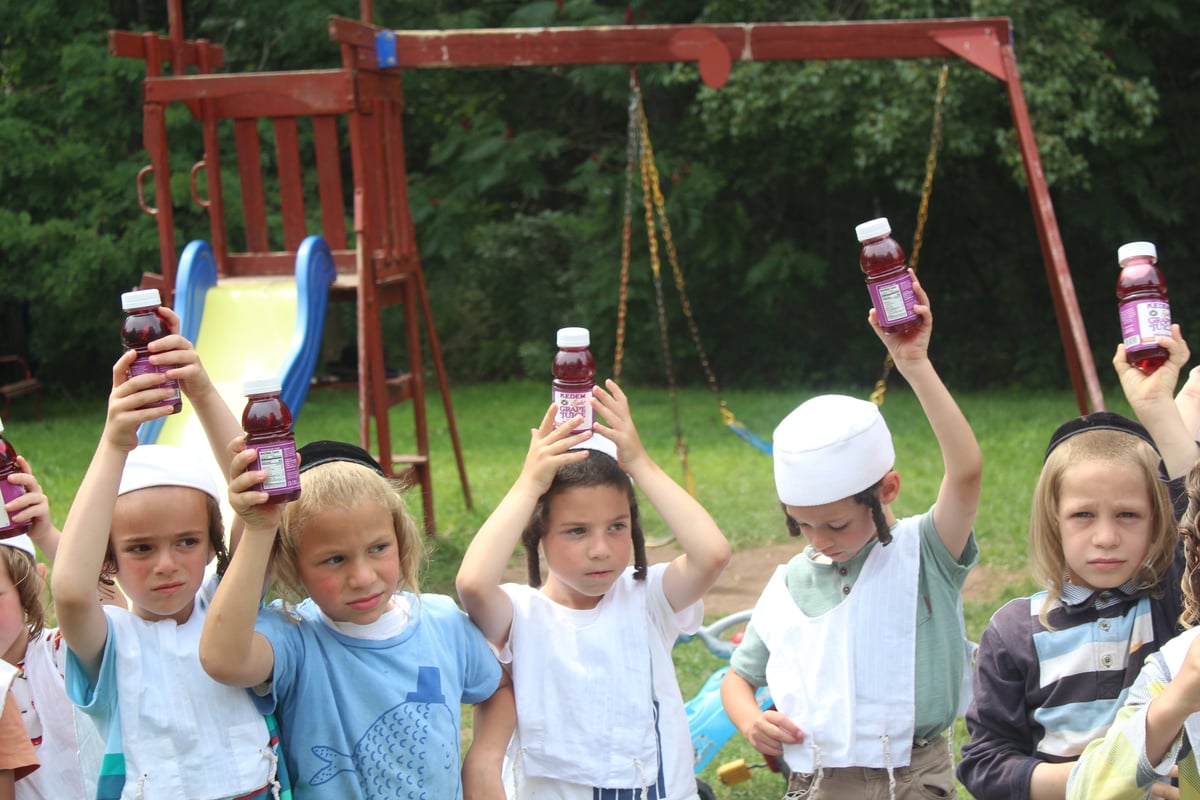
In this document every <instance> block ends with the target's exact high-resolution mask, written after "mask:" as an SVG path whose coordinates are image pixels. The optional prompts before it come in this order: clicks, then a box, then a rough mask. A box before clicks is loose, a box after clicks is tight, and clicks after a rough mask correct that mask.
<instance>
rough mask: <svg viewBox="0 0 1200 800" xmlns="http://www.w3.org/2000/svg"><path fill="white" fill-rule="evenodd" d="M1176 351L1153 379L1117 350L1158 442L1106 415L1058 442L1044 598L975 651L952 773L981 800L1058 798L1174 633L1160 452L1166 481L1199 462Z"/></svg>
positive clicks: (1045, 518)
mask: <svg viewBox="0 0 1200 800" xmlns="http://www.w3.org/2000/svg"><path fill="white" fill-rule="evenodd" d="M1176 336H1177V337H1178V328H1177V327H1176ZM1171 348H1172V350H1171V359H1170V362H1169V363H1168V364H1164V365H1163V366H1162V367H1160V368H1159V369H1158V370H1157V371H1156V372H1155V373H1153V374H1152V375H1151V376H1149V377H1147V376H1144V375H1142V373H1141V372H1139V371H1138V370H1136V369H1135V368H1133V367H1131V366H1130V365H1129V364H1128V362H1127V361H1126V360H1125V357H1124V352H1123V350H1124V346H1123V345H1122V347H1121V350H1119V351H1118V355H1117V358H1116V359H1114V365H1115V366H1116V367H1117V371H1118V373H1119V374H1120V376H1121V380H1122V386H1123V387H1124V389H1125V391H1126V396H1127V397H1128V398H1129V400H1130V402H1131V405H1132V407H1133V408H1134V410H1135V411H1136V412H1137V413H1138V415H1139V416H1140V417H1142V418H1143V419H1145V420H1147V422H1148V424H1150V425H1152V426H1154V428H1155V430H1156V431H1157V432H1156V434H1155V435H1154V436H1153V437H1151V433H1150V432H1149V431H1147V429H1146V428H1144V427H1143V426H1142V425H1140V424H1138V423H1137V422H1134V421H1132V420H1129V419H1126V418H1125V417H1122V416H1120V415H1117V414H1112V413H1109V412H1103V411H1102V412H1098V413H1094V414H1089V415H1087V416H1084V417H1081V418H1078V419H1073V420H1071V421H1069V422H1067V423H1065V424H1063V425H1062V426H1060V427H1059V428H1058V429H1057V430H1056V431H1055V432H1054V434H1053V436H1051V438H1050V445H1049V447H1047V449H1046V454H1045V457H1044V459H1043V461H1044V465H1043V467H1042V473H1041V476H1040V478H1039V479H1038V485H1037V489H1036V490H1035V492H1034V498H1033V512H1032V514H1031V519H1030V524H1029V538H1030V552H1031V553H1032V555H1033V563H1034V569H1035V572H1036V573H1037V575H1038V577H1039V580H1040V581H1041V582H1042V584H1043V585H1044V586H1045V587H1046V588H1045V589H1044V590H1043V591H1040V592H1038V593H1037V594H1035V595H1033V596H1032V597H1025V598H1020V599H1017V600H1013V601H1011V602H1009V603H1008V604H1007V605H1005V606H1004V607H1003V608H1001V609H1000V610H999V611H997V612H996V614H995V615H994V616H993V617H992V620H991V622H990V623H988V627H987V629H986V630H985V631H984V632H983V637H982V639H981V641H980V646H979V653H978V657H977V667H976V672H975V692H974V694H975V700H974V702H973V703H972V705H971V708H970V709H969V710H968V712H967V729H968V731H969V732H970V734H971V740H970V742H968V743H967V744H966V745H965V746H964V747H963V760H962V763H961V764H959V768H958V775H959V779H960V780H961V781H962V782H963V785H964V786H966V788H967V789H969V790H970V791H971V793H972V794H973V795H974V796H975V798H976V800H992V799H993V798H994V799H995V800H1005V799H1006V798H1016V799H1017V800H1024V798H1029V797H1057V798H1061V797H1063V796H1064V794H1065V793H1066V782H1067V776H1068V775H1069V773H1070V771H1071V768H1072V766H1073V765H1074V762H1075V759H1077V758H1078V757H1079V754H1080V753H1081V752H1082V751H1083V749H1084V747H1085V746H1086V745H1087V744H1088V742H1090V741H1091V740H1093V739H1095V738H1097V737H1098V736H1101V735H1103V734H1104V732H1105V730H1106V729H1107V728H1108V726H1109V724H1111V723H1112V721H1113V718H1114V716H1115V715H1116V713H1117V710H1118V708H1120V705H1121V701H1122V699H1123V698H1124V696H1125V693H1126V691H1127V690H1128V688H1129V686H1130V685H1131V684H1132V683H1133V681H1134V679H1135V678H1136V677H1137V674H1138V671H1139V670H1140V669H1141V666H1142V662H1143V661H1144V660H1145V658H1146V656H1147V655H1148V654H1150V653H1153V652H1154V651H1156V650H1158V648H1159V647H1161V646H1162V645H1163V644H1164V643H1166V642H1167V641H1168V640H1169V639H1171V638H1172V637H1173V636H1174V635H1175V634H1176V632H1177V631H1178V628H1177V620H1178V618H1179V613H1180V610H1181V608H1180V600H1179V592H1178V586H1179V579H1180V576H1181V574H1182V561H1181V559H1179V558H1177V557H1176V554H1177V553H1178V552H1179V551H1178V548H1177V547H1176V541H1177V536H1176V526H1175V514H1174V509H1173V504H1172V501H1171V497H1170V494H1171V493H1170V492H1169V489H1168V486H1167V484H1165V483H1164V482H1163V481H1161V480H1159V461H1160V455H1159V449H1158V447H1157V446H1156V442H1157V443H1161V447H1162V451H1163V452H1162V459H1163V464H1164V467H1165V468H1166V471H1167V474H1168V476H1174V475H1178V474H1180V473H1181V472H1182V471H1183V469H1185V467H1184V465H1190V463H1191V462H1194V461H1195V457H1194V455H1193V456H1192V457H1191V458H1190V460H1189V458H1188V456H1187V453H1186V449H1187V442H1188V441H1189V440H1190V437H1188V436H1187V435H1186V434H1183V433H1182V422H1181V421H1180V413H1179V410H1178V408H1177V407H1176V405H1175V404H1174V403H1173V402H1172V399H1171V391H1173V390H1174V385H1175V379H1176V378H1177V377H1178V375H1179V367H1180V366H1181V365H1182V363H1184V362H1185V361H1186V360H1187V356H1188V353H1187V347H1186V345H1183V343H1182V340H1181V339H1180V340H1179V341H1178V342H1172V344H1171ZM1180 398H1181V401H1182V400H1184V399H1185V395H1184V394H1183V393H1182V392H1181V395H1180ZM1172 420H1174V424H1175V425H1178V426H1179V427H1178V428H1172V424H1173V423H1172ZM1181 441H1182V443H1183V445H1184V448H1183V449H1184V452H1183V453H1182V454H1180V453H1179V452H1178V451H1179V449H1180V448H1179V447H1177V446H1175V445H1176V444H1177V443H1179V442H1181ZM1191 448H1192V450H1194V449H1195V443H1194V442H1192V443H1191ZM1176 484H1178V482H1176ZM1175 488H1176V490H1178V488H1179V487H1178V486H1176V487H1175Z"/></svg>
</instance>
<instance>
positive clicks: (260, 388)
mask: <svg viewBox="0 0 1200 800" xmlns="http://www.w3.org/2000/svg"><path fill="white" fill-rule="evenodd" d="M282 388H283V383H282V382H281V381H280V380H279V376H278V375H267V376H265V377H262V378H247V379H246V380H244V381H242V394H244V395H245V396H246V397H249V396H250V395H254V394H279V392H280V391H281V390H282Z"/></svg>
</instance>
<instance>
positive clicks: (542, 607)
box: [508, 580, 658, 788]
mask: <svg viewBox="0 0 1200 800" xmlns="http://www.w3.org/2000/svg"><path fill="white" fill-rule="evenodd" d="M632 583H633V582H632V581H625V580H618V581H617V583H616V584H614V586H613V588H612V589H611V590H609V592H608V593H607V594H606V595H605V596H604V597H603V598H602V599H601V601H600V604H599V605H597V606H596V608H594V609H587V610H577V609H569V608H565V607H564V606H561V605H558V604H557V603H555V602H553V601H552V600H550V599H548V598H547V597H546V596H545V595H543V594H542V593H540V592H538V591H537V590H534V589H529V588H528V587H516V588H517V590H516V591H510V596H511V597H512V600H513V631H512V635H511V637H510V640H509V644H510V646H511V648H512V665H513V690H514V692H515V694H516V698H517V706H518V707H519V709H520V713H519V715H518V717H517V742H518V743H519V748H520V749H519V754H518V755H517V756H516V758H517V759H519V763H518V764H517V765H516V769H520V770H523V771H524V773H525V774H528V775H532V776H538V777H546V778H554V779H557V780H559V781H565V782H567V783H575V784H582V785H585V786H603V787H611V788H640V787H641V786H643V785H644V784H646V783H647V782H649V781H653V778H654V776H656V775H657V774H658V748H657V743H656V740H655V735H654V712H653V698H652V688H651V668H650V636H649V626H650V623H649V613H648V611H647V609H646V593H645V591H644V588H645V587H644V585H643V586H637V587H634V586H632V585H631V584H632ZM639 583H641V582H640V581H639ZM508 588H514V587H508Z"/></svg>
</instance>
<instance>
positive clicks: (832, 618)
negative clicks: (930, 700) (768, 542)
mask: <svg viewBox="0 0 1200 800" xmlns="http://www.w3.org/2000/svg"><path fill="white" fill-rule="evenodd" d="M892 537H893V539H892V543H891V544H889V545H888V546H887V547H883V546H881V545H879V544H876V545H875V547H874V548H872V550H871V552H870V554H869V555H868V556H867V559H866V562H865V563H864V564H863V568H862V571H861V573H859V577H858V580H857V581H856V582H855V584H854V587H853V590H852V591H851V592H850V594H849V596H847V597H846V599H845V600H843V601H842V602H841V603H839V604H838V605H836V606H835V607H834V608H832V609H830V610H829V611H827V612H826V613H824V614H822V615H821V616H819V617H807V616H805V615H804V613H803V612H801V611H800V609H799V608H798V607H797V606H796V603H795V601H794V600H793V599H792V596H791V594H790V593H789V591H788V588H787V586H786V584H785V581H784V576H785V574H786V570H787V568H786V566H780V567H778V568H777V569H776V570H775V574H774V575H773V576H772V577H771V580H770V582H769V583H768V584H767V588H766V589H765V590H764V591H763V594H762V597H760V598H759V601H758V604H757V605H756V606H755V608H754V614H753V616H752V617H751V623H752V624H753V625H754V629H755V631H757V632H758V635H759V636H760V637H761V638H762V640H763V643H764V644H766V646H767V648H768V649H769V650H770V651H771V655H770V658H769V659H768V660H767V686H768V687H770V689H771V696H772V697H773V698H774V700H775V706H776V708H778V709H779V711H780V712H782V713H783V714H784V715H785V716H787V717H788V719H790V720H792V721H793V722H794V723H795V724H796V725H797V726H798V727H799V728H800V729H801V730H802V731H803V732H804V741H803V742H802V743H800V744H797V745H787V746H785V747H784V751H783V754H784V758H785V759H786V761H787V764H788V766H789V767H791V768H792V770H793V771H795V772H801V773H805V774H811V773H814V772H816V771H817V769H818V768H821V767H851V766H859V767H875V768H883V767H887V766H889V765H890V766H894V767H900V766H907V765H908V763H909V761H910V759H911V757H912V743H913V728H914V722H915V713H916V712H915V694H916V691H915V669H916V667H915V651H916V645H915V641H916V631H915V630H914V628H915V625H916V608H917V577H918V574H919V572H920V565H921V542H920V530H919V517H912V518H910V519H906V520H902V521H901V522H900V523H899V524H897V525H896V526H895V527H894V528H893V529H892Z"/></svg>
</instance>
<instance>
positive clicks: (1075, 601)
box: [1060, 578, 1150, 614]
mask: <svg viewBox="0 0 1200 800" xmlns="http://www.w3.org/2000/svg"><path fill="white" fill-rule="evenodd" d="M1149 593H1150V588H1149V587H1139V586H1138V584H1137V582H1136V581H1134V580H1133V579H1132V578H1131V579H1129V580H1127V581H1125V582H1124V583H1122V584H1121V585H1120V586H1118V587H1116V588H1115V589H1101V590H1099V591H1097V590H1094V589H1089V588H1087V587H1086V586H1079V585H1077V584H1074V583H1066V584H1063V587H1062V597H1061V599H1060V602H1061V603H1062V607H1063V610H1064V611H1066V612H1067V613H1068V614H1078V613H1080V612H1083V611H1087V610H1089V609H1095V610H1097V611H1100V610H1102V609H1105V608H1108V607H1109V606H1114V605H1116V604H1118V603H1127V602H1129V601H1130V600H1138V599H1140V598H1142V597H1145V596H1146V595H1147V594H1149Z"/></svg>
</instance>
